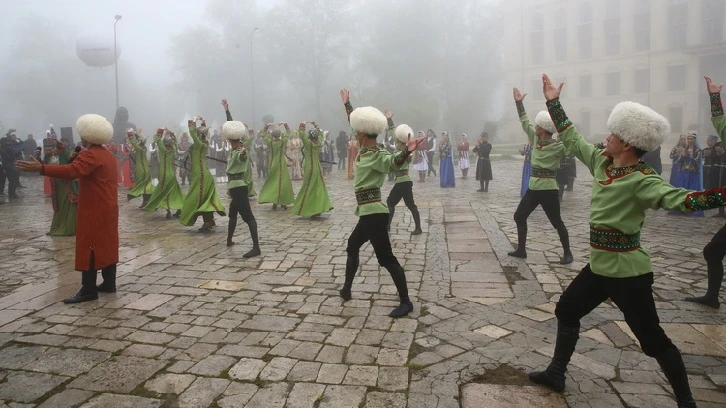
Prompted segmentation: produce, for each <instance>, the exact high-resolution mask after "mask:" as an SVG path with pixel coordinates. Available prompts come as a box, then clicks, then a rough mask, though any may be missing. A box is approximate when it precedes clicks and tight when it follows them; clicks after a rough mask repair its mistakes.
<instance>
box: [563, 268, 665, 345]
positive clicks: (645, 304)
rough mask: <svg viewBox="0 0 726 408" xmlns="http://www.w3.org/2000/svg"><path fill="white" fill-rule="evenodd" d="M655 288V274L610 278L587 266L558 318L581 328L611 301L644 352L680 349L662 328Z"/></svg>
mask: <svg viewBox="0 0 726 408" xmlns="http://www.w3.org/2000/svg"><path fill="white" fill-rule="evenodd" d="M652 285H653V273H652V272H651V273H647V274H645V275H640V276H635V277H630V278H609V277H605V276H600V275H596V274H594V273H593V272H592V270H591V269H590V264H587V265H586V266H585V267H584V268H583V269H582V271H580V273H579V274H578V275H577V276H576V277H575V279H574V280H573V281H572V282H570V285H569V286H567V289H565V291H564V292H563V293H562V296H560V300H559V301H558V302H557V307H556V308H555V315H556V316H557V319H558V320H559V322H560V323H562V324H564V325H565V326H568V327H573V328H579V327H580V319H582V318H583V317H585V316H586V315H588V314H589V313H590V312H591V311H592V310H593V309H595V308H596V307H597V306H598V305H600V304H601V303H602V302H604V301H606V300H607V299H608V298H610V299H611V300H612V301H613V302H614V303H615V304H616V305H617V306H618V308H619V309H620V311H622V312H623V315H624V317H625V322H626V323H627V324H628V327H630V330H632V331H633V334H635V337H636V338H637V339H638V342H640V348H641V349H643V352H644V353H645V354H646V355H648V356H651V357H657V356H660V355H661V354H663V353H664V352H665V351H666V350H667V349H675V350H677V348H676V346H675V345H674V344H673V342H671V340H670V339H669V338H668V336H667V335H666V333H665V332H664V331H663V328H661V327H660V321H659V319H658V312H657V311H656V309H655V301H654V300H653V290H652V288H651V286H652Z"/></svg>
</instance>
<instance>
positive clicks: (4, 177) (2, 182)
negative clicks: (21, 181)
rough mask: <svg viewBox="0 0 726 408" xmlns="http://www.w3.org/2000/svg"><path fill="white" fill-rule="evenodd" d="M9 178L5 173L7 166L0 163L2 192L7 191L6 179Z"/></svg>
mask: <svg viewBox="0 0 726 408" xmlns="http://www.w3.org/2000/svg"><path fill="white" fill-rule="evenodd" d="M6 178H7V175H6V174H5V166H3V165H2V164H0V193H3V194H4V193H5V179H6Z"/></svg>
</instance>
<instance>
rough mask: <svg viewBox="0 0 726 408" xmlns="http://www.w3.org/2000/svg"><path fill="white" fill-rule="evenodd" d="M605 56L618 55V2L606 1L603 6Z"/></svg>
mask: <svg viewBox="0 0 726 408" xmlns="http://www.w3.org/2000/svg"><path fill="white" fill-rule="evenodd" d="M605 6H606V7H605V21H604V22H603V34H605V55H608V56H610V55H618V54H620V0H608V1H607V3H606V4H605Z"/></svg>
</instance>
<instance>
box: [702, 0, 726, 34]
mask: <svg viewBox="0 0 726 408" xmlns="http://www.w3.org/2000/svg"><path fill="white" fill-rule="evenodd" d="M725 9H726V2H724V0H704V1H703V10H702V13H703V40H702V41H703V43H704V44H719V43H721V42H722V41H723V19H724V10H725Z"/></svg>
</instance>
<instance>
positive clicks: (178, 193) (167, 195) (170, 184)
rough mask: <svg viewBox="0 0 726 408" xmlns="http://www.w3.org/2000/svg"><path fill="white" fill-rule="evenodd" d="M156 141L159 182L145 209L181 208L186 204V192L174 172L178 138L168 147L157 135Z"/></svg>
mask: <svg viewBox="0 0 726 408" xmlns="http://www.w3.org/2000/svg"><path fill="white" fill-rule="evenodd" d="M154 143H156V148H157V149H159V174H158V175H157V178H158V179H159V184H158V185H157V186H156V189H155V190H154V192H153V193H152V194H151V198H149V202H148V204H146V207H144V209H145V210H146V211H152V212H153V211H156V210H158V209H159V208H164V209H167V210H181V208H182V207H183V206H184V194H183V193H182V190H181V187H179V182H178V181H177V179H176V173H175V172H174V155H175V153H176V149H177V143H176V140H174V141H172V144H171V146H170V147H169V148H168V149H167V148H166V146H165V145H164V140H163V139H162V138H160V137H157V138H156V140H155V141H154Z"/></svg>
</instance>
